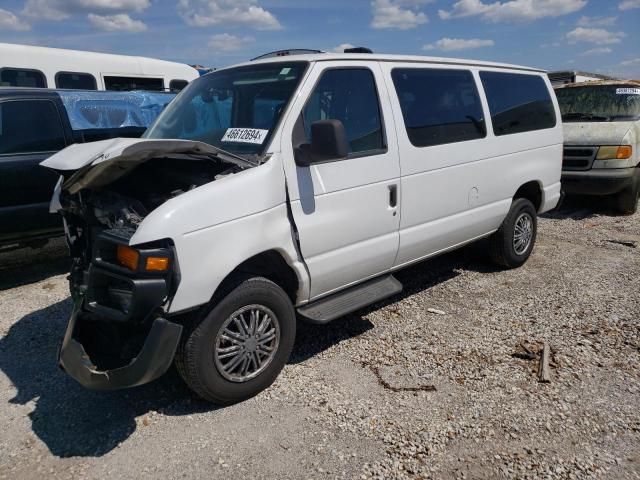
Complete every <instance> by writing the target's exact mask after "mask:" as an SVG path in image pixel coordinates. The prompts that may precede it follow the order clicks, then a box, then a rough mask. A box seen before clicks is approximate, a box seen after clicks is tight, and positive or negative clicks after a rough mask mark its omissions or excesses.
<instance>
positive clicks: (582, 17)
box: [0, 0, 640, 79]
mask: <svg viewBox="0 0 640 480" xmlns="http://www.w3.org/2000/svg"><path fill="white" fill-rule="evenodd" d="M638 25H640V0H315V1H307V0H1V1H0V41H2V42H11V43H23V44H32V45H44V46H51V47H62V48H76V49H82V50H93V51H100V52H112V53H122V54H131V55H144V56H150V57H156V58H163V59H167V60H175V61H180V62H186V63H200V64H203V65H208V66H213V67H223V66H226V65H230V64H232V63H236V62H240V61H244V60H246V59H248V58H251V57H253V56H257V55H259V54H261V53H265V52H268V51H272V50H278V49H284V48H295V47H298V48H317V49H321V50H333V49H336V48H338V47H339V46H341V45H344V44H349V45H357V46H367V47H369V48H372V49H373V50H374V51H376V52H384V53H403V54H424V55H434V56H447V57H461V58H474V59H481V60H492V61H503V62H509V63H518V64H525V65H531V66H536V67H542V68H546V69H549V70H555V69H577V70H586V71H594V72H600V73H604V74H612V75H617V76H622V77H626V78H638V79H640V49H639V48H638V47H639V46H640V29H639V28H638Z"/></svg>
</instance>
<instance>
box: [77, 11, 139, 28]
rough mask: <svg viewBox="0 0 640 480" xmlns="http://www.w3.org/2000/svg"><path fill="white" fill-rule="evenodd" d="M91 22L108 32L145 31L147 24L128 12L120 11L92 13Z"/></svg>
mask: <svg viewBox="0 0 640 480" xmlns="http://www.w3.org/2000/svg"><path fill="white" fill-rule="evenodd" d="M88 18H89V21H90V22H91V24H92V25H93V26H94V27H96V28H99V29H100V30H104V31H106V32H131V33H138V32H144V31H145V30H146V29H147V26H146V25H145V24H144V22H141V21H140V20H134V19H133V18H131V17H130V16H129V15H127V14H126V13H118V14H116V15H96V14H95V13H90V14H89V15H88Z"/></svg>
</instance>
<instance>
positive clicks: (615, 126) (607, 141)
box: [562, 122, 635, 145]
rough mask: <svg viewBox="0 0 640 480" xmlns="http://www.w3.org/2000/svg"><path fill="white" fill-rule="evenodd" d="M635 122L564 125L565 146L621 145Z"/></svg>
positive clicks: (569, 123) (573, 123) (574, 123)
mask: <svg viewBox="0 0 640 480" xmlns="http://www.w3.org/2000/svg"><path fill="white" fill-rule="evenodd" d="M634 123H635V122H567V123H563V124H562V127H563V130H564V143H565V145H621V144H622V141H623V139H624V137H625V135H626V134H627V133H628V132H629V130H630V129H631V128H633V125H634Z"/></svg>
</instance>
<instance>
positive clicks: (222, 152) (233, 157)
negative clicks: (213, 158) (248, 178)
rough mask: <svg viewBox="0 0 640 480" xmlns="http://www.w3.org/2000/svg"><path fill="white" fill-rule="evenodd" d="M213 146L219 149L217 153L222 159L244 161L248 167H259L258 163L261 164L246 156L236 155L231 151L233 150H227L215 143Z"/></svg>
mask: <svg viewBox="0 0 640 480" xmlns="http://www.w3.org/2000/svg"><path fill="white" fill-rule="evenodd" d="M212 147H213V148H215V149H216V150H217V151H218V152H217V153H216V155H217V156H218V157H220V160H226V161H230V162H232V163H238V162H242V164H244V165H245V166H248V167H257V166H258V165H260V163H259V162H256V161H255V160H251V159H249V158H246V157H241V156H240V155H236V154H235V153H231V152H228V151H227V150H223V149H222V148H220V147H215V146H213V145H212ZM225 157H226V158H225Z"/></svg>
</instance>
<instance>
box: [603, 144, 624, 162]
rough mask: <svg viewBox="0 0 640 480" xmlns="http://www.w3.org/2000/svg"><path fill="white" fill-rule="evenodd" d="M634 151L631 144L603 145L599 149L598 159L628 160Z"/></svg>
mask: <svg viewBox="0 0 640 480" xmlns="http://www.w3.org/2000/svg"><path fill="white" fill-rule="evenodd" d="M632 153H633V149H632V148H631V145H619V146H614V145H612V146H603V147H600V148H599V149H598V156H597V157H596V160H626V159H627V158H631V154H632Z"/></svg>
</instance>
